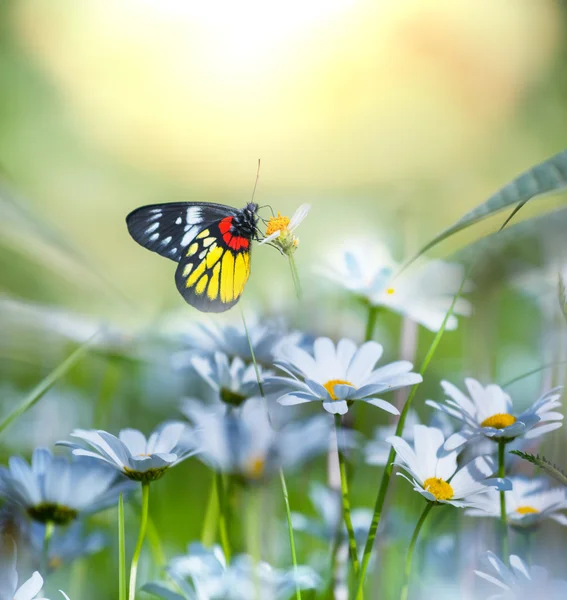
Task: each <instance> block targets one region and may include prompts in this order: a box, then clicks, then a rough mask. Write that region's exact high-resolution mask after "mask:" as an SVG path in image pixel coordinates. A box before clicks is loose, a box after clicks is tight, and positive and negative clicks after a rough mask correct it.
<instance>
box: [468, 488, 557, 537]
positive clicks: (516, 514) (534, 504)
mask: <svg viewBox="0 0 567 600" xmlns="http://www.w3.org/2000/svg"><path fill="white" fill-rule="evenodd" d="M509 480H510V482H511V483H512V489H511V490H509V491H507V492H506V493H505V494H506V515H507V517H508V522H509V523H510V525H512V526H514V527H532V526H534V525H539V524H540V523H541V522H542V521H544V520H545V519H552V520H553V521H556V522H557V523H559V524H560V525H567V516H565V515H564V514H563V511H564V510H566V509H567V491H566V490H565V488H550V487H549V483H548V481H547V480H546V479H545V478H543V477H536V478H534V479H528V478H527V477H521V476H517V477H510V478H509ZM478 507H479V508H478V509H470V510H467V512H466V514H467V515H470V516H472V517H494V518H497V519H499V518H500V495H499V494H498V493H497V492H494V491H492V490H491V491H490V492H489V493H488V494H486V495H485V496H483V497H482V498H479V501H478Z"/></svg>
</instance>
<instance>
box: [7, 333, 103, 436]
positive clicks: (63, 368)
mask: <svg viewBox="0 0 567 600" xmlns="http://www.w3.org/2000/svg"><path fill="white" fill-rule="evenodd" d="M95 335H97V334H96V333H95ZM93 337H95V336H93ZM93 337H91V338H90V339H88V340H87V341H86V342H85V343H84V344H83V345H82V346H79V347H78V348H77V349H76V350H75V351H74V352H73V353H72V354H71V355H70V356H69V357H67V358H66V359H65V360H64V361H63V362H62V363H61V364H60V365H59V366H57V367H55V369H53V371H51V373H49V375H48V376H47V377H45V378H44V379H42V380H41V381H40V382H39V383H38V384H37V385H36V386H35V388H34V389H33V390H32V391H31V392H30V393H29V394H28V395H27V396H26V397H25V398H24V399H23V400H22V401H21V402H20V404H19V405H18V406H16V408H15V409H14V410H13V411H12V412H11V413H10V414H9V415H7V416H6V417H5V418H4V419H3V420H2V421H1V422H0V433H2V432H3V431H4V430H5V429H6V428H7V427H8V426H9V425H11V424H12V423H13V422H14V421H15V420H16V419H17V418H18V417H20V416H21V415H23V414H24V413H26V412H27V411H28V410H29V409H30V408H31V407H32V406H34V405H35V404H36V403H37V402H39V401H40V400H41V398H43V396H44V395H45V394H46V393H47V392H48V391H49V390H50V389H51V388H52V387H53V386H54V385H55V384H56V383H57V381H58V380H59V379H61V377H63V375H65V374H66V373H67V371H69V369H71V367H73V366H74V365H75V364H76V363H77V362H78V360H79V359H80V358H81V357H82V356H83V354H84V353H85V352H86V351H87V347H88V345H89V344H90V343H91V340H92V339H93Z"/></svg>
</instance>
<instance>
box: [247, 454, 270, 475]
mask: <svg viewBox="0 0 567 600" xmlns="http://www.w3.org/2000/svg"><path fill="white" fill-rule="evenodd" d="M265 466H266V462H265V461H264V459H263V458H261V457H259V456H258V457H256V458H252V459H251V460H250V462H249V463H248V468H247V469H246V472H247V474H248V477H250V479H260V477H262V475H263V474H264V467H265Z"/></svg>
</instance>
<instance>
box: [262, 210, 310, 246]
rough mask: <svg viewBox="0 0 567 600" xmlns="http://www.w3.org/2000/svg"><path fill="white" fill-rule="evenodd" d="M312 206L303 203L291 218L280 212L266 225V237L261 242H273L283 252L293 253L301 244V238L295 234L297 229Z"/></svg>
mask: <svg viewBox="0 0 567 600" xmlns="http://www.w3.org/2000/svg"><path fill="white" fill-rule="evenodd" d="M310 208H311V206H310V205H309V204H302V205H301V206H300V207H299V208H298V209H297V210H296V211H295V212H294V213H293V216H292V217H291V219H290V218H289V217H282V215H281V214H280V213H278V216H277V217H271V218H270V220H269V221H268V226H267V227H266V237H265V238H264V239H263V240H262V241H261V242H260V244H267V243H270V242H271V243H273V244H274V245H275V246H276V247H277V248H278V249H279V250H280V251H281V252H282V253H283V254H292V253H293V252H295V250H296V249H297V246H298V245H299V239H298V238H297V237H296V235H295V230H296V229H297V227H298V226H299V225H300V224H301V222H302V221H303V220H304V219H305V217H306V216H307V213H308V212H309V209H310Z"/></svg>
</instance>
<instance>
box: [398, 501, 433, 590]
mask: <svg viewBox="0 0 567 600" xmlns="http://www.w3.org/2000/svg"><path fill="white" fill-rule="evenodd" d="M433 506H434V504H433V503H432V502H428V503H427V505H426V507H425V508H424V509H423V512H422V513H421V516H420V517H419V521H418V522H417V525H416V526H415V529H414V531H413V535H412V537H411V542H410V545H409V548H408V553H407V555H406V565H405V569H404V584H403V586H402V593H401V594H400V600H407V597H408V593H409V582H410V575H411V561H412V559H413V552H414V550H415V545H416V542H417V538H418V537H419V532H420V531H421V528H422V527H423V524H424V523H425V519H427V515H428V514H429V512H430V511H431V509H432V508H433Z"/></svg>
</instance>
